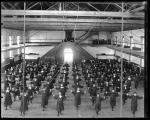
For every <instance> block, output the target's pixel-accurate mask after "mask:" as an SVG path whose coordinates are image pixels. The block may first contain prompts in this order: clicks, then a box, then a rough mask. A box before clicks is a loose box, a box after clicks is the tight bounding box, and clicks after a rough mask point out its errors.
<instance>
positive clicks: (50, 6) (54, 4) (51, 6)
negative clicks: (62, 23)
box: [47, 2, 58, 10]
mask: <svg viewBox="0 0 150 120" xmlns="http://www.w3.org/2000/svg"><path fill="white" fill-rule="evenodd" d="M48 3H49V4H50V2H48ZM57 4H58V2H56V3H55V4H54V5H52V6H50V7H49V8H47V10H50V9H51V8H53V7H54V6H55V5H57Z"/></svg>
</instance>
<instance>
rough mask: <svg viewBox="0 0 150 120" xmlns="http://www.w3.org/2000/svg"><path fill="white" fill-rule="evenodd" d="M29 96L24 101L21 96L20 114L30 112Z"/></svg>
mask: <svg viewBox="0 0 150 120" xmlns="http://www.w3.org/2000/svg"><path fill="white" fill-rule="evenodd" d="M27 97H28V96H24V99H23V96H21V105H20V112H21V113H24V112H25V111H27V110H28V98H27Z"/></svg>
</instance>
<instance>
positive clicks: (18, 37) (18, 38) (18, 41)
mask: <svg viewBox="0 0 150 120" xmlns="http://www.w3.org/2000/svg"><path fill="white" fill-rule="evenodd" d="M19 43H20V36H17V45H18V46H19Z"/></svg>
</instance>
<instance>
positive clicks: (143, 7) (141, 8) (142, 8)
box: [130, 6, 145, 13]
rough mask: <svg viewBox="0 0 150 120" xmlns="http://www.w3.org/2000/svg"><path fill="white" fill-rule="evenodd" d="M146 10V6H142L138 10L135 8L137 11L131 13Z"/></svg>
mask: <svg viewBox="0 0 150 120" xmlns="http://www.w3.org/2000/svg"><path fill="white" fill-rule="evenodd" d="M144 9H145V6H141V7H138V8H135V9H133V10H131V11H130V12H131V13H134V12H139V11H141V10H144Z"/></svg>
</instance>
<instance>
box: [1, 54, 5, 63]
mask: <svg viewBox="0 0 150 120" xmlns="http://www.w3.org/2000/svg"><path fill="white" fill-rule="evenodd" d="M1 55H2V56H1V62H2V63H3V62H4V61H5V59H4V53H2V54H1Z"/></svg>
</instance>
